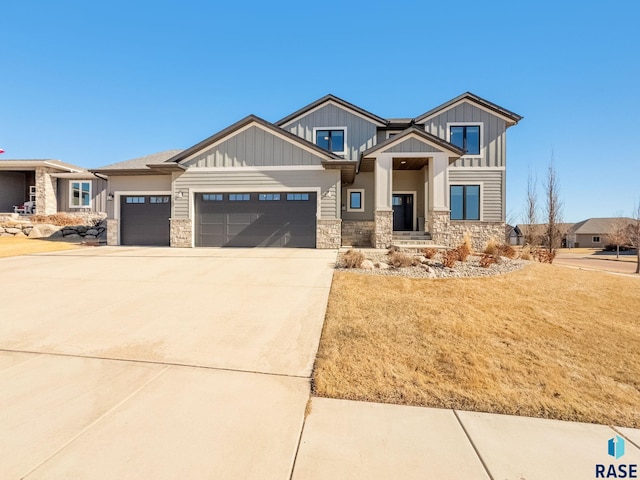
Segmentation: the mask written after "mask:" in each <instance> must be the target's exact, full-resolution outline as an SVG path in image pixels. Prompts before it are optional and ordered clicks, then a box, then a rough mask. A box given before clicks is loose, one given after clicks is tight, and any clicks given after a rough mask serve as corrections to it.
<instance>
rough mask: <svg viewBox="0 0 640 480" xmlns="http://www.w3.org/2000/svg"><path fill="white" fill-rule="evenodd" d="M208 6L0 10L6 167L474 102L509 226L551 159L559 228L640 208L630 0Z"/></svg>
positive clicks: (73, 5) (633, 5) (10, 6)
mask: <svg viewBox="0 0 640 480" xmlns="http://www.w3.org/2000/svg"><path fill="white" fill-rule="evenodd" d="M218 3H219V2H213V1H208V2H207V1H190V0H183V1H180V2H178V1H175V2H171V1H162V0H156V1H153V2H150V1H135V2H132V1H126V2H125V1H120V0H111V1H109V2H87V1H84V0H83V1H66V0H60V1H56V2H49V1H37V0H36V1H27V0H21V1H19V0H6V1H4V2H2V6H0V18H2V28H1V29H0V60H1V62H2V63H1V64H0V69H1V70H0V72H1V73H0V147H1V148H3V149H4V150H5V151H6V153H4V154H3V158H57V159H60V160H63V161H67V162H70V163H74V164H77V165H81V166H85V167H89V168H91V167H97V166H101V165H106V164H109V163H113V162H118V161H122V160H127V159H130V158H135V157H138V156H142V155H146V154H150V153H154V152H158V151H162V150H167V149H173V148H186V147H189V146H191V145H193V144H195V143H196V142H198V141H200V140H202V139H204V138H206V137H208V136H210V135H211V134H213V133H215V132H217V131H219V130H221V129H223V128H224V127H226V126H228V125H229V124H231V123H233V122H235V121H237V120H239V119H241V118H243V117H244V116H246V115H248V114H250V113H254V114H256V115H258V116H260V117H263V118H265V119H266V120H270V121H276V120H278V119H280V118H281V117H283V116H285V115H287V114H288V113H291V112H292V111H294V110H297V109H298V108H300V107H302V106H304V105H306V104H307V103H309V102H311V101H313V100H315V99H317V98H319V97H321V96H323V95H325V94H327V93H333V94H335V95H337V96H339V97H342V98H344V99H345V100H347V101H350V102H352V103H355V104H356V105H358V106H361V107H362V108H364V109H366V110H369V111H371V112H373V113H376V114H378V115H380V116H383V117H410V116H416V115H419V114H420V113H422V112H424V111H426V110H429V109H431V108H433V107H434V106H437V105H439V104H440V103H443V102H445V101H447V100H449V99H451V98H453V97H455V96H457V95H459V94H460V93H462V92H465V91H471V92H473V93H476V94H477V95H480V96H481V97H484V98H486V99H488V100H490V101H492V102H494V103H497V104H499V105H501V106H503V107H505V108H508V109H510V110H512V111H515V112H516V113H519V114H520V115H523V116H524V117H525V118H524V120H522V121H521V122H520V124H518V125H517V126H515V127H513V128H511V129H509V131H508V144H507V145H508V170H507V172H508V174H507V175H508V177H507V180H508V185H507V211H508V216H509V220H511V221H512V222H515V223H519V222H521V221H522V211H523V206H524V197H525V193H526V182H527V173H528V171H532V172H533V173H534V174H537V177H538V180H539V182H538V183H541V182H542V179H543V177H544V174H545V170H546V166H547V164H548V163H549V161H550V159H551V156H552V152H553V156H554V158H555V164H556V169H557V172H558V176H559V180H560V186H561V197H562V200H563V202H564V218H565V220H567V221H579V220H582V219H584V218H587V217H598V216H614V215H616V214H618V213H622V214H630V213H631V210H632V208H633V205H634V202H637V201H639V200H640V154H639V153H638V152H637V151H635V150H634V147H636V146H637V145H638V144H639V141H640V134H639V133H638V132H639V128H638V127H637V126H636V125H635V122H637V121H638V116H637V112H640V94H639V93H638V86H639V85H640V54H638V50H639V49H640V28H638V24H637V22H638V18H640V4H638V2H636V1H631V0H629V1H624V0H623V1H616V2H595V1H581V2H558V1H554V2H550V1H535V2H526V1H518V2H514V1H486V2H478V1H477V0H476V1H473V2H467V1H463V0H460V1H456V2H448V1H447V2H440V4H438V3H436V2H426V1H424V0H423V1H417V2H414V1H406V2H400V3H397V4H396V3H393V2H378V1H347V0H345V1H344V2H324V3H321V4H319V3H315V2H309V1H305V2H277V1H272V2H264V1H260V2H251V1H244V2H224V3H223V2H220V4H218ZM565 3H566V5H565ZM396 5H397V6H396ZM539 190H540V192H539V193H540V194H541V193H542V187H541V185H539Z"/></svg>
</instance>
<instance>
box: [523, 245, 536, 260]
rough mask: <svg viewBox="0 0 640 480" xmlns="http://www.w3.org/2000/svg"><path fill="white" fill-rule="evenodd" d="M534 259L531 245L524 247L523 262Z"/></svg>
mask: <svg viewBox="0 0 640 480" xmlns="http://www.w3.org/2000/svg"><path fill="white" fill-rule="evenodd" d="M532 258H533V257H532V256H531V247H530V246H529V245H525V246H524V247H522V251H521V252H520V259H521V260H531V259H532Z"/></svg>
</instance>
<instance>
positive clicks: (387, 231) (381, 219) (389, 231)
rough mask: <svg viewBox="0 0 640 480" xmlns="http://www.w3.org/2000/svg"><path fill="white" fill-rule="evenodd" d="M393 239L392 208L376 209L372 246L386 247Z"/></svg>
mask: <svg viewBox="0 0 640 480" xmlns="http://www.w3.org/2000/svg"><path fill="white" fill-rule="evenodd" d="M392 240H393V210H376V212H375V232H374V245H373V247H374V248H388V247H389V246H390V245H391V243H392Z"/></svg>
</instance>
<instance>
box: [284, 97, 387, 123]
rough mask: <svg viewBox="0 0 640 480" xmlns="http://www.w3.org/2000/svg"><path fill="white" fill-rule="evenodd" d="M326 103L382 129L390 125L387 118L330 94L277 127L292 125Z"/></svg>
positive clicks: (285, 118)
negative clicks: (360, 117) (350, 112)
mask: <svg viewBox="0 0 640 480" xmlns="http://www.w3.org/2000/svg"><path fill="white" fill-rule="evenodd" d="M325 103H334V104H337V105H339V106H340V107H342V108H344V109H346V110H351V111H352V112H354V113H356V114H357V115H359V116H362V117H365V118H367V119H368V120H370V121H371V122H373V123H375V124H377V125H378V126H380V127H385V126H387V125H388V123H389V122H388V121H387V119H385V118H382V117H379V116H378V115H375V114H373V113H371V112H368V111H367V110H365V109H363V108H360V107H358V106H356V105H354V104H353V103H349V102H347V101H346V100H343V99H341V98H338V97H336V96H335V95H332V94H328V95H325V96H324V97H322V98H319V99H318V100H316V101H315V102H312V103H310V104H309V105H307V106H305V107H302V108H301V109H300V110H297V111H295V112H293V113H292V114H291V115H287V116H286V117H284V118H283V119H281V120H278V121H277V122H276V123H275V125H277V126H278V127H282V126H284V125H287V124H288V123H291V122H292V121H293V120H295V119H297V118H299V117H302V116H304V115H306V114H307V113H309V112H311V111H312V110H315V109H317V108H318V107H321V106H322V105H324V104H325Z"/></svg>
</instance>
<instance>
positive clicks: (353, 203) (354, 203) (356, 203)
mask: <svg viewBox="0 0 640 480" xmlns="http://www.w3.org/2000/svg"><path fill="white" fill-rule="evenodd" d="M349 208H350V209H351V210H361V209H362V208H363V207H362V192H357V191H356V192H349Z"/></svg>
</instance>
